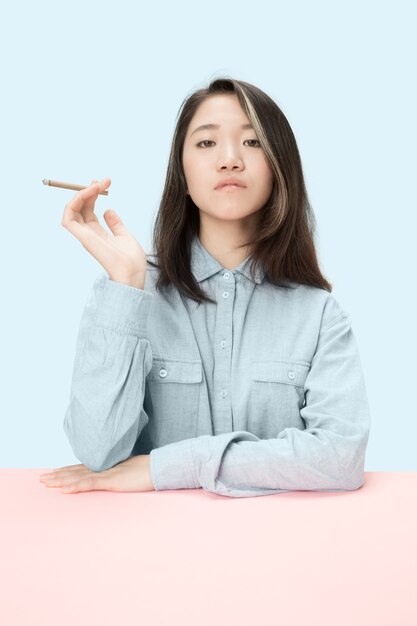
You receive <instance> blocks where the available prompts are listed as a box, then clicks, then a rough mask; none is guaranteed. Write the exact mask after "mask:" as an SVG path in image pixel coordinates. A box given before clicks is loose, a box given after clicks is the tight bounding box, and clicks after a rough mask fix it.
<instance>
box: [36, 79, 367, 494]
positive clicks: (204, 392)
mask: <svg viewBox="0 0 417 626" xmlns="http://www.w3.org/2000/svg"><path fill="white" fill-rule="evenodd" d="M110 183H111V181H110V179H104V180H102V181H101V182H100V183H98V182H97V181H93V182H92V184H91V185H90V187H88V188H86V189H84V190H82V191H80V192H79V193H77V194H76V195H75V196H74V198H73V199H72V201H71V202H70V203H69V204H68V205H66V207H65V210H64V216H63V219H62V225H63V226H64V227H65V228H67V229H68V230H69V231H70V232H71V233H72V234H73V235H74V236H75V237H77V239H79V241H80V242H81V243H82V245H83V246H84V247H85V248H86V249H87V250H88V251H89V252H90V253H91V254H92V255H93V256H94V257H95V258H96V259H97V260H98V261H99V262H100V263H101V265H102V266H103V267H104V269H105V270H106V272H107V274H104V275H101V276H100V277H99V278H97V279H96V281H95V283H94V287H93V291H92V294H91V297H90V298H89V300H88V302H87V304H86V307H85V310H84V313H83V317H82V320H81V325H80V330H79V335H78V340H77V351H76V357H75V363H74V372H73V379H72V387H71V398H70V403H69V407H68V409H67V412H66V415H65V420H64V429H65V432H66V434H67V436H68V438H69V441H70V443H71V446H72V448H73V450H74V453H75V455H76V456H77V458H78V459H80V460H81V461H82V462H83V464H82V465H74V466H69V467H64V468H60V469H58V470H56V471H54V472H52V474H47V475H45V476H44V477H43V478H44V479H48V480H49V482H48V483H46V484H48V485H49V486H55V487H63V488H65V487H66V489H64V490H65V492H69V493H75V492H78V491H86V490H91V489H108V490H112V491H147V490H152V489H156V490H160V489H184V488H199V487H202V488H204V489H206V490H208V491H212V492H214V493H218V494H222V495H226V496H235V497H244V496H259V495H267V494H274V493H283V492H286V491H289V490H320V491H341V490H354V489H357V488H359V487H360V486H361V485H362V484H363V479H364V460H365V450H366V446H367V442H368V436H369V427H370V415H369V406H368V400H367V394H366V389H365V383H364V378H363V372H362V367H361V363H360V357H359V354H358V349H357V345H356V340H355V337H354V335H353V332H352V328H351V322H350V318H349V315H348V314H347V313H346V312H345V311H344V310H343V309H342V308H341V306H340V305H339V304H338V302H337V301H336V299H335V298H334V297H333V296H332V295H331V294H330V292H331V289H332V287H331V285H330V284H329V283H328V282H327V280H326V279H325V278H324V277H323V275H322V274H321V272H320V269H319V265H318V261H317V255H316V251H315V246H314V240H313V236H314V228H315V222H314V216H313V214H312V210H311V207H310V205H309V203H308V198H307V192H306V189H305V184H304V179H303V173H302V166H301V160H300V157H299V152H298V149H297V145H296V141H295V138H294V135H293V133H292V130H291V128H290V126H289V124H288V121H287V119H286V118H285V116H284V114H283V113H282V111H281V110H280V109H279V107H278V106H277V104H276V103H275V102H274V101H273V100H271V98H269V96H267V95H266V94H265V93H264V92H263V91H261V90H260V89H258V88H257V87H255V86H254V85H251V84H249V83H245V82H243V81H238V80H232V79H228V78H219V79H216V80H213V81H212V82H211V84H210V85H209V86H208V88H207V89H200V90H198V91H196V92H195V93H193V94H192V95H191V96H190V97H189V98H188V99H187V100H186V101H185V102H184V103H183V105H182V110H181V111H180V115H179V119H178V123H177V127H176V129H175V133H174V138H173V143H172V148H171V154H170V158H169V164H168V171H167V176H166V182H165V188H164V191H163V196H162V201H161V204H160V208H159V213H158V215H157V219H156V223H155V229H154V251H155V255H152V256H153V259H152V260H151V258H150V257H151V255H146V254H145V253H144V251H143V249H142V248H141V246H140V244H139V243H138V242H137V241H136V240H135V239H134V237H133V236H132V235H131V234H130V233H129V232H128V230H127V229H126V227H125V226H124V224H123V222H122V221H121V219H120V218H119V216H118V215H117V214H116V213H115V212H114V211H111V210H107V211H106V212H105V213H104V218H105V221H106V223H107V225H108V226H109V228H110V230H111V233H112V234H109V233H108V232H107V231H106V230H105V229H104V228H103V227H102V226H101V225H100V224H99V222H98V220H97V218H96V216H95V214H94V203H95V201H96V199H97V195H98V193H99V191H100V190H104V189H107V188H108V187H109V185H110Z"/></svg>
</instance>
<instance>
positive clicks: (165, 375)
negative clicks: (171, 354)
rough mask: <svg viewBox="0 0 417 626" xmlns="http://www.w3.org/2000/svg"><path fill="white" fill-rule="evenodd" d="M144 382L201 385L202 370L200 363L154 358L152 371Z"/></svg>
mask: <svg viewBox="0 0 417 626" xmlns="http://www.w3.org/2000/svg"><path fill="white" fill-rule="evenodd" d="M146 380H152V381H155V382H158V383H201V381H202V380H203V369H202V363H201V361H179V360H176V359H175V360H174V359H164V358H162V357H154V359H153V363H152V369H151V371H150V372H149V373H148V375H147V377H146Z"/></svg>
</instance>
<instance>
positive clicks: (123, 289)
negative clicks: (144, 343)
mask: <svg viewBox="0 0 417 626" xmlns="http://www.w3.org/2000/svg"><path fill="white" fill-rule="evenodd" d="M94 289H95V292H96V296H97V312H96V322H97V324H98V325H99V326H104V327H105V328H113V329H117V330H121V331H124V332H128V333H131V334H134V335H137V336H138V337H142V338H147V336H148V317H149V311H150V308H151V304H152V298H153V297H154V295H153V293H150V292H149V291H144V290H143V289H137V288H136V287H131V286H130V285H125V284H124V283H118V282H116V281H114V280H111V279H110V278H109V277H108V276H107V274H104V275H102V276H99V278H97V279H96V281H95V284H94Z"/></svg>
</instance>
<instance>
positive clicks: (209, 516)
mask: <svg viewBox="0 0 417 626" xmlns="http://www.w3.org/2000/svg"><path fill="white" fill-rule="evenodd" d="M49 470H50V468H41V469H39V468H36V469H0V490H1V491H0V493H1V500H0V501H1V509H0V528H1V544H0V550H1V552H0V595H1V601H0V624H1V625H2V626H23V625H24V626H38V625H39V626H52V625H53V626H84V625H86V626H87V625H88V626H96V625H97V626H107V624H109V625H110V624H111V625H112V626H114V625H117V626H121V625H124V626H130V625H133V624H134V625H135V626H136V625H138V624H140V625H143V626H153V625H158V626H165V625H167V626H168V625H169V626H177V625H178V626H180V625H181V626H186V625H193V626H205V625H210V626H223V625H226V624H227V625H230V624H233V625H236V626H254V625H256V624H262V626H268V625H269V624H271V625H272V624H274V625H276V624H282V625H284V626H292V625H293V624H296V625H297V626H298V625H300V626H301V625H302V626H316V625H317V626H326V625H327V624H331V625H332V626H362V625H363V626H373V625H375V626H376V625H378V626H385V625H387V626H388V625H389V626H416V625H417V505H416V502H417V472H367V473H366V475H365V477H366V480H365V484H364V486H363V487H362V488H361V489H359V490H357V491H351V492H339V493H325V492H318V491H316V492H311V491H292V492H288V493H284V494H276V495H270V496H261V497H253V498H229V497H226V496H220V495H217V494H213V493H210V492H207V491H204V490H203V489H182V490H177V491H169V490H167V491H148V492H143V493H140V492H136V493H127V492H123V493H114V492H109V491H91V492H85V493H78V494H62V493H60V490H59V488H49V487H45V485H44V484H42V483H40V482H39V475H40V474H42V473H44V472H46V471H49Z"/></svg>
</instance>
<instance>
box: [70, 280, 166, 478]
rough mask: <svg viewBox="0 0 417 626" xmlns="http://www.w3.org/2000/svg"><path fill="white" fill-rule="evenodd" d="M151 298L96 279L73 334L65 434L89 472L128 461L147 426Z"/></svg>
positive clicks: (149, 295) (124, 287)
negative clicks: (146, 393)
mask: <svg viewBox="0 0 417 626" xmlns="http://www.w3.org/2000/svg"><path fill="white" fill-rule="evenodd" d="M153 297H154V296H153V294H152V293H150V292H146V291H144V290H142V289H136V288H135V287H131V286H129V285H124V284H122V283H118V282H116V281H113V280H111V279H110V278H109V277H108V276H107V274H105V275H101V276H100V277H98V278H97V279H96V280H95V282H94V285H93V289H92V292H91V294H90V296H89V298H88V300H87V303H86V305H85V308H84V311H83V314H82V317H81V323H80V327H79V331H78V337H77V345H76V352H75V359H74V367H73V374H72V382H71V392H70V401H69V405H68V408H67V410H66V413H65V417H64V431H65V433H66V435H67V437H68V439H69V442H70V445H71V447H72V450H73V452H74V454H75V456H76V457H77V458H78V459H79V460H80V461H81V462H82V463H83V464H84V465H86V467H88V468H89V469H91V470H92V471H102V470H105V469H108V468H110V467H112V466H113V465H116V464H117V463H119V462H120V461H123V460H125V459H126V458H128V457H129V455H130V453H131V451H132V449H133V446H134V445H135V442H136V440H137V438H138V436H139V434H140V433H141V431H142V429H143V428H144V427H145V426H146V424H147V423H148V421H149V418H148V415H147V414H146V412H145V411H144V409H143V400H144V395H145V382H146V375H147V374H148V372H149V371H150V369H151V368H152V349H151V345H150V342H149V340H148V338H147V332H148V330H147V329H148V316H149V310H150V306H151V302H152V298H153Z"/></svg>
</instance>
